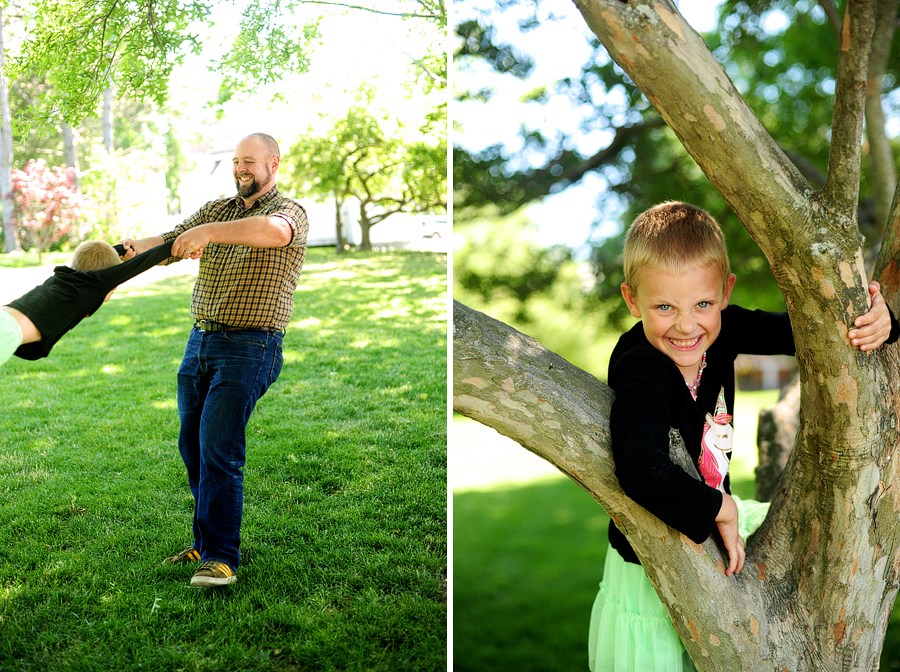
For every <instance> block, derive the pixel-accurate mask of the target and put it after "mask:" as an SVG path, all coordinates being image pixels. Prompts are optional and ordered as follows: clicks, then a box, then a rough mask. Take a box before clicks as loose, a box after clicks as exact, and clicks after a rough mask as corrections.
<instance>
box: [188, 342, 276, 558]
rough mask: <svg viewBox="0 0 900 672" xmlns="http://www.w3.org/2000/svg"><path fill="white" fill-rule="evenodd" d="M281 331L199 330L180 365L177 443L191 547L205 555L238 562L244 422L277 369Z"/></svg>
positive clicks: (270, 382)
mask: <svg viewBox="0 0 900 672" xmlns="http://www.w3.org/2000/svg"><path fill="white" fill-rule="evenodd" d="M281 340H282V335H281V334H273V333H267V332H264V331H229V332H210V331H201V330H200V329H197V328H196V327H195V328H194V330H193V331H192V332H191V336H190V338H189V339H188V343H187V348H186V349H185V352H184V360H183V361H182V362H181V368H180V369H179V370H178V414H179V416H180V417H181V431H180V433H179V435H178V450H179V451H180V452H181V459H182V460H184V465H185V467H187V474H188V482H189V483H190V487H191V494H193V495H194V548H196V549H197V550H198V551H199V552H200V557H201V558H202V559H203V562H207V561H209V560H218V561H219V562H225V563H227V564H229V565H231V566H232V567H234V568H237V567H238V566H239V565H240V562H241V554H240V550H239V547H240V543H241V516H242V514H243V509H244V474H243V471H242V468H243V466H244V462H245V460H246V440H245V429H246V427H247V422H248V420H250V414H251V413H253V408H254V407H255V406H256V402H257V400H258V399H259V398H260V397H261V396H263V394H265V392H266V390H267V389H268V388H269V385H271V384H272V383H274V382H275V380H276V379H277V378H278V374H279V373H280V372H281V365H282V363H283V358H282V354H281Z"/></svg>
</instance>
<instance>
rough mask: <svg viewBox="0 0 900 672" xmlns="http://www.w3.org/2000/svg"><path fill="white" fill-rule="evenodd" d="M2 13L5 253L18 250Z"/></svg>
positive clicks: (0, 156)
mask: <svg viewBox="0 0 900 672" xmlns="http://www.w3.org/2000/svg"><path fill="white" fill-rule="evenodd" d="M3 27H4V23H3V11H2V7H0V116H2V119H3V126H2V128H0V216H2V219H3V238H4V240H5V241H6V251H7V252H15V251H16V250H18V249H19V243H18V242H17V241H16V225H15V221H14V214H13V213H14V210H13V197H12V117H11V115H10V112H9V86H8V83H7V81H6V75H5V74H3V73H4V68H5V66H6V46H5V44H4V42H3Z"/></svg>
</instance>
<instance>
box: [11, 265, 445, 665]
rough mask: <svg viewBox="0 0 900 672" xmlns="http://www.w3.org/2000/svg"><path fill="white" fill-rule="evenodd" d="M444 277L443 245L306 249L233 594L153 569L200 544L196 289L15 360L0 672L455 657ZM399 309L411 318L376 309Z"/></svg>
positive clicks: (167, 569)
mask: <svg viewBox="0 0 900 672" xmlns="http://www.w3.org/2000/svg"><path fill="white" fill-rule="evenodd" d="M445 287H446V257H445V256H442V255H437V254H434V255H432V254H371V255H356V256H354V255H351V256H348V257H346V258H343V259H338V258H337V257H335V256H334V255H333V254H332V253H331V252H330V251H321V250H311V251H310V254H309V257H308V261H307V266H306V268H305V269H304V271H303V273H302V274H301V276H300V287H299V288H298V291H297V294H296V302H295V309H294V314H293V318H292V321H291V325H290V327H289V329H288V334H287V336H286V337H285V346H284V352H285V366H284V368H283V370H282V373H281V376H280V378H279V380H278V382H277V383H276V384H275V385H274V386H273V387H272V388H271V389H270V391H269V392H268V393H267V394H266V396H265V397H263V399H261V400H260V402H259V404H258V406H257V408H256V411H255V413H254V415H253V418H252V419H251V422H250V424H249V425H248V428H247V435H248V459H247V466H246V467H245V470H244V473H245V510H244V522H243V525H242V537H243V539H242V546H241V551H242V556H243V563H242V566H241V568H240V570H239V580H238V583H237V584H235V585H234V586H233V587H231V588H229V589H224V590H212V591H205V592H204V591H198V590H197V589H193V588H191V587H190V586H189V585H188V580H189V578H190V574H191V571H192V569H191V568H189V567H171V566H165V565H162V564H161V560H162V559H163V558H164V557H166V556H167V555H171V554H174V553H176V552H178V551H180V550H181V549H182V548H184V547H185V546H186V545H187V544H188V543H190V525H191V510H192V500H191V497H190V493H189V491H188V489H187V484H186V479H185V475H184V467H183V465H182V464H181V460H180V458H179V456H178V449H177V445H176V437H177V432H178V414H177V403H176V378H175V374H176V372H177V368H178V365H179V363H180V360H181V356H182V353H183V351H184V346H185V342H186V340H187V334H188V331H189V329H190V326H191V319H190V315H189V305H190V291H191V281H190V279H189V278H185V277H175V278H170V279H166V280H163V281H160V282H158V283H154V284H153V285H150V286H148V287H142V288H134V289H128V288H123V289H121V290H120V291H117V292H116V294H115V295H114V297H113V300H112V301H110V302H109V303H107V304H106V305H104V307H103V308H102V309H101V310H100V311H98V313H97V314H96V315H94V316H92V317H91V318H90V319H87V320H85V321H83V322H82V324H81V325H79V326H78V327H77V328H76V329H75V330H73V331H72V332H71V333H70V334H68V335H67V336H66V337H65V338H63V339H62V340H61V341H60V342H59V343H58V344H57V346H56V347H55V348H54V350H53V351H52V353H51V355H50V357H49V358H47V359H43V360H39V361H37V362H25V361H22V360H19V359H17V358H13V359H12V360H10V361H9V362H8V363H7V364H5V365H4V366H3V370H2V376H3V385H2V386H0V404H2V406H3V410H4V412H3V413H2V414H0V437H2V443H0V451H2V453H3V454H2V456H0V458H3V459H0V505H2V507H3V512H4V515H3V517H2V518H0V670H23V671H24V670H40V671H42V672H43V671H49V672H54V671H57V670H58V671H62V670H90V671H95V670H137V669H138V668H140V669H145V670H179V669H184V670H209V671H210V672H212V671H216V672H218V671H219V670H225V669H231V670H260V671H262V670H265V671H269V670H274V671H282V670H283V671H289V670H443V669H446V641H447V633H446V558H447V549H446V536H447V525H446V515H447V511H446V441H447V431H446V384H447V378H446V373H447V369H446V361H447V360H446V348H447V340H446V324H447V322H446V319H447V317H446V316H447V302H446V289H445ZM392 301H399V302H401V305H403V306H406V307H407V311H408V313H409V315H411V316H412V317H409V318H406V319H402V320H401V319H385V318H377V317H376V316H375V315H376V313H377V312H378V311H379V310H381V309H382V308H383V306H385V305H390V304H391V302H392ZM364 342H365V343H367V345H366V347H359V345H358V344H360V343H364Z"/></svg>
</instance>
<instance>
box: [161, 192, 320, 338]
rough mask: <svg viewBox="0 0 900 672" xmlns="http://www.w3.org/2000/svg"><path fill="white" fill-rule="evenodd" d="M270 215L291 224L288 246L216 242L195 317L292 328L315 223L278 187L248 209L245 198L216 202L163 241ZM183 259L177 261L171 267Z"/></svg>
mask: <svg viewBox="0 0 900 672" xmlns="http://www.w3.org/2000/svg"><path fill="white" fill-rule="evenodd" d="M257 215H270V216H274V217H281V218H282V219H284V220H285V221H286V222H287V223H288V224H290V226H291V231H292V232H293V237H292V239H291V242H290V244H288V246H287V247H272V248H254V247H244V246H242V245H218V244H214V243H210V244H209V245H207V246H206V248H205V249H204V251H203V256H202V257H201V258H200V272H199V274H198V276H197V283H196V284H195V285H194V293H193V296H192V297H191V316H192V317H193V318H194V319H195V320H211V321H213V322H220V323H222V324H227V325H229V326H231V327H247V328H252V327H274V328H275V329H281V330H285V329H287V325H288V322H289V321H290V319H291V312H292V311H293V309H294V290H296V289H297V276H299V275H300V269H301V268H302V267H303V260H304V259H305V258H306V237H307V234H308V233H309V220H308V219H307V218H306V211H305V210H304V209H303V207H302V206H300V205H299V204H298V203H295V202H294V201H292V200H291V199H289V198H286V197H284V196H282V195H281V194H280V193H279V192H278V188H277V187H275V188H273V189H272V190H271V191H269V192H268V193H266V194H265V195H263V196H262V197H261V198H259V199H258V200H257V201H256V202H255V203H254V204H253V206H252V207H251V208H250V209H248V210H245V209H244V202H243V200H242V199H241V197H240V196H234V197H232V198H223V199H220V200H217V201H210V202H209V203H207V204H206V205H204V206H203V207H202V208H200V209H199V210H198V211H197V212H196V213H194V214H193V215H191V216H190V217H188V218H187V219H186V220H185V221H184V222H183V223H182V224H179V225H178V226H177V227H175V230H174V231H169V232H168V233H164V234H163V236H162V237H163V240H164V241H165V242H169V241H171V240H175V239H176V238H177V237H178V236H179V235H181V234H182V233H183V232H184V231H187V230H188V229H191V228H193V227H195V226H198V225H200V224H206V223H208V222H230V221H234V220H236V219H244V218H247V217H256V216H257ZM174 261H180V258H178V257H171V258H170V259H169V263H172V262H174Z"/></svg>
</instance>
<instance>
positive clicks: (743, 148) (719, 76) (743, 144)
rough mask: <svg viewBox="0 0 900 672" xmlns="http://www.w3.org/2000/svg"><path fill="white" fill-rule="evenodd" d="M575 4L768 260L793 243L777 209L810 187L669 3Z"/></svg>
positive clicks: (790, 208) (613, 0)
mask: <svg viewBox="0 0 900 672" xmlns="http://www.w3.org/2000/svg"><path fill="white" fill-rule="evenodd" d="M575 4H576V6H577V7H578V9H579V10H580V11H581V13H582V15H583V16H584V18H585V20H586V21H587V23H588V26H590V28H591V30H592V31H593V32H594V33H595V34H596V35H597V36H598V37H599V38H600V40H601V42H603V44H604V45H605V46H606V47H607V49H608V50H609V52H610V55H611V56H612V57H613V58H614V59H615V61H616V62H617V63H618V64H619V65H620V66H621V67H622V68H623V69H624V70H625V72H626V73H627V74H628V76H629V77H631V79H632V80H633V81H634V83H635V84H636V85H637V86H638V88H640V89H641V91H643V93H644V95H646V96H647V98H648V99H649V100H650V102H651V103H653V105H654V107H656V109H657V110H658V111H659V113H660V114H661V115H662V117H663V119H665V121H666V123H667V124H668V125H669V126H670V127H671V128H672V130H673V131H674V132H675V134H676V135H677V136H678V138H679V139H680V140H681V142H682V144H683V145H684V146H685V149H687V151H688V153H689V154H690V155H691V156H692V157H693V158H694V160H695V161H696V162H697V165H698V166H700V168H701V170H703V172H704V174H705V175H706V176H707V178H709V180H710V181H711V182H712V183H713V184H714V185H715V187H716V189H717V190H718V191H719V193H720V194H721V195H722V197H723V198H724V199H725V201H726V202H727V203H728V205H729V207H730V208H731V209H732V211H733V212H734V213H735V214H736V215H737V216H738V218H739V219H740V220H741V223H742V224H743V225H744V226H745V227H746V228H747V230H748V232H749V233H750V235H751V236H753V238H754V239H755V240H756V241H757V242H758V243H759V245H760V247H761V248H762V249H763V251H764V252H765V253H766V255H767V256H768V257H769V259H770V260H771V259H772V258H773V257H780V256H781V255H782V254H783V253H784V252H785V250H786V248H787V247H791V246H792V243H791V241H790V240H789V238H790V236H792V235H793V230H792V229H793V227H791V226H790V224H789V223H787V222H785V221H784V213H788V212H798V208H799V209H801V210H802V209H803V208H804V207H805V205H803V202H804V201H805V199H806V194H808V193H810V192H811V189H810V187H809V185H808V183H807V182H806V180H805V179H804V178H803V176H802V175H801V174H800V172H799V171H798V170H797V169H796V167H795V166H794V165H793V164H792V163H791V162H790V160H789V159H788V158H787V157H786V156H785V154H784V152H783V151H782V150H781V149H780V148H779V147H778V145H777V144H776V143H775V141H774V140H772V138H771V136H770V135H769V134H768V133H767V132H766V130H765V129H764V128H763V127H762V125H761V124H760V122H759V120H758V119H757V118H756V115H754V114H753V112H752V111H751V110H750V108H749V107H748V106H747V104H746V102H745V101H744V99H743V97H742V96H741V95H740V93H739V92H738V91H737V89H736V88H735V86H734V84H733V83H732V82H731V80H730V79H729V78H728V76H727V75H726V74H725V71H724V70H723V68H722V66H721V65H720V64H719V63H718V62H717V61H716V60H715V58H714V57H713V56H712V54H711V53H710V52H709V50H708V49H707V47H706V44H705V42H704V41H703V39H702V38H701V37H700V35H698V34H697V33H696V31H694V30H693V29H692V28H691V27H690V25H688V24H687V22H685V21H684V19H683V18H682V16H681V15H680V14H679V13H678V10H677V9H676V8H675V7H674V5H673V4H672V3H671V1H670V0H660V1H659V2H655V3H652V4H650V3H623V2H619V1H618V0H575ZM688 91H690V92H693V95H686V92H688ZM713 92H714V95H711V94H713ZM776 231H777V233H776ZM783 232H787V233H788V236H782V235H781V233H783ZM798 234H799V232H798ZM776 277H778V272H777V270H776Z"/></svg>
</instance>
